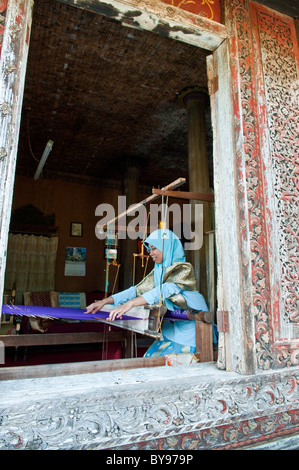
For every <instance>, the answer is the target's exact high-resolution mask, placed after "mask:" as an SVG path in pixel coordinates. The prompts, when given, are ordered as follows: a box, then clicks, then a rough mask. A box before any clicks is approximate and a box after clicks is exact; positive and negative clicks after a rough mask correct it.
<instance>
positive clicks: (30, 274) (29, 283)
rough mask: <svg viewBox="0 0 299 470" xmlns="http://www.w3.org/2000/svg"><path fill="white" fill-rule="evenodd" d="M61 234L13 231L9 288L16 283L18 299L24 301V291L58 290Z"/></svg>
mask: <svg viewBox="0 0 299 470" xmlns="http://www.w3.org/2000/svg"><path fill="white" fill-rule="evenodd" d="M57 246H58V237H51V238H48V237H43V236H36V235H20V234H9V239H8V249H7V261H6V272H5V289H12V287H13V284H14V283H15V284H16V300H15V303H16V304H17V305H18V304H19V305H20V304H22V303H23V292H28V291H31V292H40V291H50V290H54V285H55V265H56V253H57Z"/></svg>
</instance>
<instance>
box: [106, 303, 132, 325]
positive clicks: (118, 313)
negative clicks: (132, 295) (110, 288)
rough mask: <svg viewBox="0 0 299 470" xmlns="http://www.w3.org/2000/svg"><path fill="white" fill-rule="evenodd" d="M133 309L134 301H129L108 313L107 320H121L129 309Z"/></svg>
mask: <svg viewBox="0 0 299 470" xmlns="http://www.w3.org/2000/svg"><path fill="white" fill-rule="evenodd" d="M133 307H134V301H133V300H129V301H128V302H126V303H124V304H122V305H120V306H119V307H116V308H115V309H114V310H112V311H111V312H110V315H109V317H108V320H111V321H114V320H115V319H116V318H122V316H123V315H124V314H125V313H127V312H128V311H129V310H131V308H133Z"/></svg>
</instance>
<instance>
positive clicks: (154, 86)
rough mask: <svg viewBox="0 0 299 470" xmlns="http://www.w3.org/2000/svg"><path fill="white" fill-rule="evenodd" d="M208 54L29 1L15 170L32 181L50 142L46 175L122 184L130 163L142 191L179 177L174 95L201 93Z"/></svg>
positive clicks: (183, 130) (182, 155)
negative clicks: (187, 89) (138, 167)
mask: <svg viewBox="0 0 299 470" xmlns="http://www.w3.org/2000/svg"><path fill="white" fill-rule="evenodd" d="M208 54H209V52H208V51H205V50H202V49H199V48H196V47H193V46H191V45H188V44H184V43H181V42H177V41H174V40H171V39H168V38H165V37H162V36H159V35H157V34H153V33H150V32H146V31H139V30H136V29H132V28H128V27H124V26H122V25H121V24H120V23H119V22H117V21H114V20H111V19H109V18H107V17H104V16H101V15H98V14H94V13H92V12H90V11H86V10H82V9H79V8H76V7H70V6H68V5H65V4H63V3H60V2H58V1H56V0H35V3H34V14H33V24H32V33H31V40H30V50H29V57H28V66H27V74H26V83H25V91H24V101H23V112H22V122H21V131H20V140H19V152H18V163H17V171H18V172H19V173H23V174H27V175H32V176H33V175H34V172H35V169H36V167H37V160H39V159H40V158H41V155H42V152H43V150H44V148H45V145H46V143H47V141H48V140H49V139H51V140H53V141H54V145H53V150H52V151H51V153H50V155H49V157H48V160H47V163H46V166H45V172H46V171H58V172H64V173H67V174H77V175H83V176H87V177H98V178H109V179H114V180H115V179H118V180H122V178H123V174H124V170H125V166H126V162H127V161H133V162H137V163H138V164H139V163H140V164H141V168H142V169H141V173H140V183H141V184H148V185H163V184H167V183H169V182H170V181H173V180H174V179H176V178H178V177H180V176H186V177H187V174H188V173H187V171H188V163H187V153H188V149H187V146H188V140H187V116H186V111H185V110H184V109H182V108H180V106H179V104H178V100H177V94H178V93H179V92H180V91H181V90H182V89H184V88H185V87H187V86H200V87H207V74H206V56H207V55H208ZM207 114H209V113H208V112H207ZM208 137H209V136H208ZM209 142H210V139H209V138H208V145H210V144H209Z"/></svg>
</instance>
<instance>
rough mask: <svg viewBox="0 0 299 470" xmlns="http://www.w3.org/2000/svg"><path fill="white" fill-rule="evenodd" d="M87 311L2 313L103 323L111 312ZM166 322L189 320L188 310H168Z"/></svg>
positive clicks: (9, 308)
mask: <svg viewBox="0 0 299 470" xmlns="http://www.w3.org/2000/svg"><path fill="white" fill-rule="evenodd" d="M85 311H86V310H83V309H77V308H66V307H37V306H29V305H26V306H25V305H2V313H3V314H6V315H21V316H27V317H29V316H34V317H40V318H56V319H61V320H86V321H101V320H106V319H107V318H108V316H109V312H102V311H99V312H97V313H84V312H85ZM164 319H165V320H169V321H171V320H187V319H188V318H187V310H180V309H176V310H174V311H170V310H167V312H166V314H165V317H164ZM117 320H140V318H136V317H132V316H129V315H124V316H123V318H116V320H115V321H117Z"/></svg>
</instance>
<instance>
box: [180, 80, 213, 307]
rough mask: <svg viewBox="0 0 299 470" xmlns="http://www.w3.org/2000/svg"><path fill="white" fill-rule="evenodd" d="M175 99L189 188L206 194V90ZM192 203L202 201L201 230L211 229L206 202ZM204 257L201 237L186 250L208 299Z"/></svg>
mask: <svg viewBox="0 0 299 470" xmlns="http://www.w3.org/2000/svg"><path fill="white" fill-rule="evenodd" d="M179 102H180V105H181V106H182V107H185V108H186V110H187V118H188V163H189V191H192V192H198V193H208V192H210V184H209V169H208V155H207V146H206V125H205V110H206V107H207V105H208V103H209V98H208V94H207V91H206V90H205V89H204V88H198V87H188V88H186V89H184V90H182V92H181V93H180V95H179ZM192 204H193V205H194V204H203V233H206V232H209V231H210V230H212V228H213V227H212V216H211V208H210V204H209V203H208V202H200V203H199V202H197V201H192ZM192 213H194V207H193V208H192ZM193 217H194V216H193ZM192 222H193V223H192ZM191 224H192V225H193V224H194V220H191ZM192 230H194V228H192ZM207 257H208V240H207V237H205V236H203V245H202V248H201V249H199V250H193V251H190V256H189V259H190V261H191V262H192V264H193V266H194V270H195V275H196V278H197V282H198V286H199V290H200V292H201V293H202V294H203V295H204V297H205V299H206V300H207V298H208V282H207V272H206V266H207Z"/></svg>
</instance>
